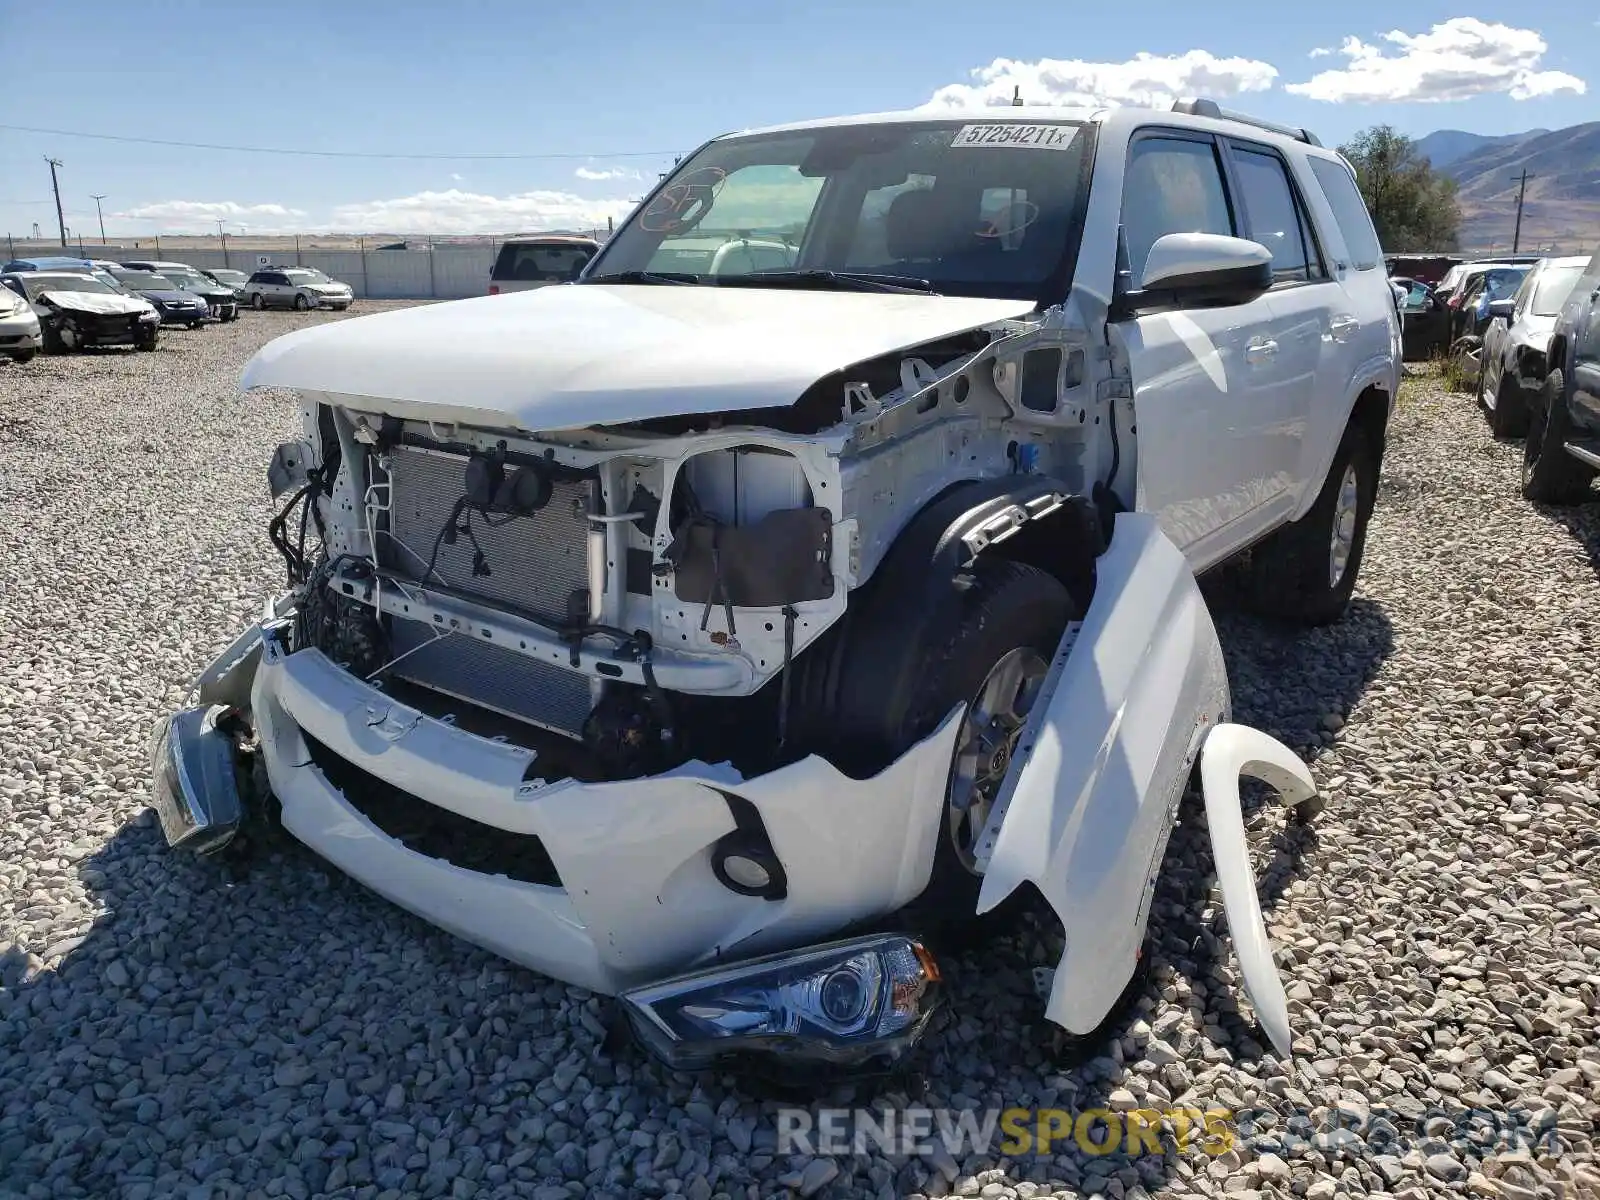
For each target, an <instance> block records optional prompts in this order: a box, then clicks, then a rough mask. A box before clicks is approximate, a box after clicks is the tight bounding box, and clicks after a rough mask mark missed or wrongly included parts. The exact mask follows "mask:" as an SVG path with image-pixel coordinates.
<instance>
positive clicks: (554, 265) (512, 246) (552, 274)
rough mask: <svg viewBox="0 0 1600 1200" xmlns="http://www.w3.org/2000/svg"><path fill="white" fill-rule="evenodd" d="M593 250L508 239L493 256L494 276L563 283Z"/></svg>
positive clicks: (512, 279) (577, 270) (505, 278)
mask: <svg viewBox="0 0 1600 1200" xmlns="http://www.w3.org/2000/svg"><path fill="white" fill-rule="evenodd" d="M593 256H594V251H592V250H590V249H589V247H587V246H539V245H527V244H518V243H516V242H508V243H507V244H506V245H504V246H502V247H500V257H499V258H497V259H495V264H494V278H496V279H499V280H505V281H516V282H523V283H565V282H566V281H567V280H569V279H575V278H577V275H578V272H579V271H581V270H582V269H583V268H584V266H585V264H587V263H588V261H589V259H590V258H592V257H593Z"/></svg>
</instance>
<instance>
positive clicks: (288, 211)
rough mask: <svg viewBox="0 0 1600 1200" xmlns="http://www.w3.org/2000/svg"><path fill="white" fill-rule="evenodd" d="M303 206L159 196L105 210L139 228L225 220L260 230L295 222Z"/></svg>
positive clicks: (187, 226)
mask: <svg viewBox="0 0 1600 1200" xmlns="http://www.w3.org/2000/svg"><path fill="white" fill-rule="evenodd" d="M305 215H306V214H305V210H304V209H300V208H289V207H287V206H286V205H282V204H240V203H238V202H237V201H235V200H162V201H160V202H159V203H155V204H141V205H139V206H138V207H136V208H129V209H124V210H123V211H121V212H115V213H107V214H106V217H107V218H108V219H111V220H122V221H136V222H138V223H139V228H140V229H149V230H150V231H151V232H155V231H158V230H167V229H172V230H179V229H186V230H203V229H206V228H208V227H209V226H212V225H215V224H216V223H217V222H218V221H226V222H228V223H229V224H230V225H231V224H233V223H235V222H241V223H246V222H247V223H248V224H249V225H250V226H251V227H252V228H254V229H258V230H259V231H260V232H262V233H268V232H271V231H272V230H273V229H287V228H293V227H296V226H297V223H298V222H297V218H300V217H304V216H305Z"/></svg>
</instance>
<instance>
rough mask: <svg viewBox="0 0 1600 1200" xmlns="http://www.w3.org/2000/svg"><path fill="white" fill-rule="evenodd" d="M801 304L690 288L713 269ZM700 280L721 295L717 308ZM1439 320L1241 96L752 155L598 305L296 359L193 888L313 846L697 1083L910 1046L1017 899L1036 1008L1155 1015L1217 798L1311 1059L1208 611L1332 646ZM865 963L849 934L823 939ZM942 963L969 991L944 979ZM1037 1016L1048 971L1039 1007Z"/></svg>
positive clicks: (650, 243)
mask: <svg viewBox="0 0 1600 1200" xmlns="http://www.w3.org/2000/svg"><path fill="white" fill-rule="evenodd" d="M714 239H725V240H728V241H734V240H750V239H756V240H760V241H763V242H770V243H776V244H780V245H784V246H788V247H793V249H794V253H793V257H792V260H791V261H790V262H789V265H781V264H780V265H778V266H771V265H766V266H762V265H761V264H759V263H758V262H756V261H755V260H751V261H750V264H749V269H748V270H746V271H743V272H740V271H733V270H721V271H718V272H716V273H711V272H710V270H709V268H707V270H706V273H704V274H702V273H698V272H697V271H695V270H694V269H692V268H693V266H694V264H695V263H696V262H698V261H700V259H703V258H705V255H704V254H700V255H699V257H698V258H697V257H696V255H695V254H686V253H684V252H683V247H684V246H690V247H693V248H698V249H703V248H704V246H705V245H706V244H707V243H708V241H709V240H714ZM686 268H690V269H686ZM1399 374H1400V329H1399V324H1398V320H1397V317H1396V313H1395V306H1394V303H1393V301H1392V299H1391V297H1390V292H1389V285H1388V282H1387V280H1386V278H1385V273H1384V268H1383V262H1382V257H1381V255H1380V252H1379V248H1378V244H1377V239H1376V237H1375V235H1374V232H1373V227H1372V225H1371V223H1370V221H1369V219H1368V216H1367V212H1366V210H1365V208H1364V206H1363V204H1362V201H1361V198H1360V194H1359V192H1358V190H1357V187H1356V184H1355V181H1354V178H1353V176H1352V173H1351V170H1350V168H1349V166H1348V165H1347V164H1346V163H1345V162H1344V161H1343V160H1342V159H1341V158H1340V157H1339V156H1338V155H1336V154H1334V153H1332V152H1330V151H1328V150H1324V149H1322V148H1320V144H1319V143H1318V142H1317V141H1316V139H1315V138H1314V137H1312V136H1311V135H1309V134H1307V133H1304V132H1303V131H1298V130H1286V129H1282V128H1278V127H1274V126H1268V125H1265V124H1263V123H1261V122H1257V121H1252V120H1249V119H1246V118H1243V117H1238V116H1234V115H1232V114H1228V113H1225V112H1223V111H1222V110H1220V109H1218V108H1217V107H1216V106H1215V105H1214V104H1211V103H1210V102H1207V101H1191V102H1185V103H1183V104H1180V105H1178V106H1176V107H1175V108H1174V110H1173V111H1170V112H1162V111H1150V110H1136V109H1116V110H1111V111H1085V110H1066V109H1053V108H1027V109H1022V108H1011V109H1000V110H985V111H980V112H975V113H972V114H970V115H965V116H953V117H943V116H940V117H931V116H929V115H928V114H926V113H907V114H892V115H878V116H865V117H853V118H849V119H844V120H832V121H820V122H815V123H809V124H801V125H793V126H785V127H782V128H775V129H767V130H761V131H758V132H753V133H740V134H734V135H730V136H726V137H720V138H716V139H714V140H712V141H710V142H708V143H706V144H705V145H704V146H702V147H701V148H700V149H699V150H697V151H696V152H695V153H693V154H691V155H689V156H687V158H686V159H685V160H684V161H683V162H682V164H681V165H680V166H679V167H677V168H676V169H675V170H674V171H673V172H672V174H671V175H670V176H668V177H667V178H666V179H665V180H664V181H663V182H662V183H661V184H660V186H658V187H657V188H656V189H655V190H654V191H653V192H652V193H651V194H650V195H649V196H648V197H647V198H646V199H645V200H644V201H643V202H642V203H641V205H640V206H639V207H638V208H637V209H636V211H635V212H634V213H633V214H632V216H631V217H630V218H629V219H628V220H627V221H626V222H625V223H624V224H623V225H622V227H621V228H620V229H619V230H618V231H617V232H616V234H615V236H614V237H612V238H611V239H610V241H609V242H608V243H607V244H606V245H605V246H604V248H602V249H601V251H600V252H599V254H598V255H597V256H596V257H595V259H594V260H593V261H592V262H591V264H590V265H589V267H588V268H587V269H586V271H585V272H584V275H583V276H582V278H581V279H580V280H578V281H577V282H575V283H572V284H569V285H565V286H559V287H552V288H544V289H540V290H537V291H531V292H526V293H520V294H517V295H512V296H500V297H495V298H492V299H491V298H484V299H477V300H464V301H460V302H456V303H452V304H444V305H435V306H429V307H422V308H415V309H409V310H405V311H400V312H392V313H385V314H381V315H375V316H370V317H365V318H362V319H359V320H354V321H348V322H343V323H340V324H337V325H325V326H321V327H317V328H312V329H307V330H303V331H300V332H296V333H292V334H289V335H287V336H285V337H281V338H279V339H277V340H276V341H274V342H272V343H271V344H269V345H268V346H266V347H265V348H264V349H263V350H261V351H260V352H259V353H258V354H257V355H256V357H255V358H254V359H253V360H252V361H251V362H250V364H249V365H248V366H247V367H246V369H245V372H244V381H243V382H244V386H245V388H246V389H250V388H256V387H275V388H287V389H292V390H294V391H295V392H296V393H297V394H298V395H299V397H300V401H301V405H302V412H303V416H304V437H303V439H302V440H299V441H296V442H291V443H288V444H286V445H285V446H283V447H280V449H279V451H278V453H277V455H276V457H275V458H274V460H273V462H272V465H271V468H270V472H269V474H270V478H271V483H272V488H273V492H274V494H275V495H277V496H280V497H283V498H285V501H286V502H285V503H284V506H283V509H282V512H281V513H280V515H279V517H278V518H277V519H276V520H275V521H274V522H273V525H272V527H271V530H270V535H271V537H272V539H273V541H274V543H275V544H276V545H277V547H278V548H279V550H280V551H281V552H282V553H283V556H284V559H285V561H286V563H287V565H288V588H287V590H286V591H285V592H284V593H283V594H282V595H281V596H279V597H277V598H275V599H272V600H271V601H269V602H268V603H267V605H266V609H265V613H264V615H263V619H262V620H261V621H260V622H259V623H258V624H257V625H255V626H253V627H252V628H251V629H249V630H247V631H245V633H244V634H243V635H242V636H241V637H240V638H239V639H238V641H237V642H235V643H234V645H233V646H231V647H230V648H229V649H228V650H226V651H224V652H223V654H222V655H221V656H220V657H219V658H218V659H217V660H216V662H215V663H214V664H213V665H212V666H211V667H210V668H209V669H208V670H207V671H206V672H205V673H204V674H203V675H202V676H201V678H200V680H199V681H198V683H197V685H196V689H195V693H194V697H193V699H192V701H191V703H192V704H193V707H190V708H186V709H184V710H183V711H181V712H179V713H177V714H175V715H174V716H172V717H171V718H169V719H168V720H166V721H165V722H163V724H162V727H161V729H160V730H158V731H157V735H156V739H155V743H154V746H153V766H154V769H155V774H156V789H155V803H156V807H157V810H158V812H159V813H160V815H161V818H162V822H163V827H164V829H165V832H166V835H167V838H168V839H169V841H171V842H172V843H173V844H174V845H182V846H186V847H189V848H192V849H195V850H198V851H201V852H214V851H216V850H219V849H221V848H222V847H223V846H225V845H227V844H229V843H230V842H232V843H233V844H235V845H238V844H242V841H243V839H241V838H240V836H239V835H240V834H241V833H244V834H249V833H251V832H253V831H255V830H257V829H258V828H265V827H267V825H268V823H269V822H271V821H276V822H281V825H282V827H283V828H286V829H287V830H288V832H289V833H290V834H292V835H293V836H294V837H295V838H297V839H299V840H300V841H301V842H304V843H305V844H306V845H307V846H309V847H311V848H312V849H313V850H315V851H316V852H317V853H319V854H321V855H322V856H324V857H325V858H327V859H329V860H330V861H332V862H333V863H334V864H336V865H337V866H338V867H340V868H342V869H343V870H344V871H346V872H348V873H349V874H350V875H352V876H354V877H355V878H356V879H359V880H361V881H363V882H364V883H365V884H367V885H368V886H370V887H371V888H373V889H375V890H376V891H378V892H380V893H381V894H383V895H384V896H387V897H389V898H390V899H391V900H393V901H394V902H395V903H397V904H399V905H401V906H403V907H405V908H407V909H410V910H412V911H413V912H416V913H418V914H421V915H422V916H424V917H426V918H428V919H429V920H432V921H434V922H436V923H437V924H439V925H441V926H443V927H444V928H446V929H448V930H451V931H453V932H454V933H456V934H458V935H460V936H461V937H463V938H467V939H469V940H471V941H473V942H475V943H478V944H480V945H482V946H485V947H487V948H489V949H490V950H493V951H495V952H497V953H499V954H502V955H504V956H506V957H508V958H510V959H513V960H515V961H516V962H519V963H522V964H525V965H527V966H529V967H532V968H534V969H536V970H538V971H542V972H545V973H547V974H549V975H552V976H555V977H556V978H559V979H562V980H566V981H570V982H572V983H574V984H578V985H582V986H585V987H588V988H592V989H595V990H597V991H599V992H601V993H605V994H610V995H618V996H620V997H621V1005H620V1008H619V1011H621V1012H625V1013H626V1014H627V1015H628V1017H629V1018H630V1021H631V1025H632V1028H633V1029H634V1030H635V1032H636V1033H638V1034H639V1035H640V1037H641V1038H642V1039H643V1040H644V1041H645V1042H646V1043H647V1044H648V1046H649V1047H650V1048H651V1049H652V1050H653V1051H654V1052H656V1053H657V1054H659V1055H660V1056H661V1057H663V1058H664V1059H665V1060H667V1061H668V1062H672V1063H676V1064H682V1065H692V1064H695V1063H699V1062H704V1061H707V1060H708V1059H710V1058H712V1057H715V1056H718V1055H720V1054H722V1053H725V1052H733V1051H748V1050H777V1051H783V1052H786V1053H789V1054H791V1055H800V1056H811V1057H814V1058H820V1059H824V1060H827V1061H830V1062H835V1063H840V1062H851V1061H855V1060H860V1059H866V1058H877V1057H890V1058H892V1057H894V1056H895V1055H897V1054H899V1053H900V1052H901V1051H903V1050H904V1049H905V1048H906V1047H907V1046H908V1045H909V1044H911V1043H912V1042H913V1041H914V1039H915V1038H916V1037H917V1036H918V1035H919V1034H920V1033H921V1032H922V1030H923V1028H924V1026H925V1023H926V1021H927V1019H928V1014H929V1012H930V1011H931V1010H932V1007H933V1005H934V1002H935V997H936V996H937V993H938V990H939V989H938V986H937V982H938V966H937V962H936V958H935V956H934V953H933V949H936V948H937V947H936V941H935V942H928V943H925V942H924V941H923V940H920V935H921V934H922V932H923V931H925V930H926V929H928V928H930V925H929V924H928V923H929V922H931V923H932V925H931V927H932V928H933V929H934V930H935V932H937V931H938V930H939V929H940V928H943V927H945V926H946V925H947V924H948V923H949V922H951V921H953V920H954V919H956V918H958V917H963V916H964V917H972V916H974V915H975V914H976V913H984V912H989V911H990V910H993V909H995V908H996V906H997V905H999V904H1000V903H1001V902H1002V901H1003V900H1005V899H1006V898H1007V897H1008V896H1010V895H1012V894H1013V893H1014V892H1016V891H1017V889H1018V888H1019V887H1021V886H1022V885H1023V884H1032V885H1033V886H1034V887H1036V888H1037V889H1038V892H1039V893H1041V894H1042V896H1043V898H1044V899H1045V900H1046V901H1047V902H1048V903H1049V905H1050V906H1051V907H1052V908H1053V909H1054V910H1055V912H1056V913H1057V914H1058V915H1059V917H1060V919H1061V922H1062V924H1063V926H1064V930H1065V939H1064V945H1065V949H1064V953H1063V956H1062V957H1061V959H1060V961H1059V963H1058V964H1057V965H1056V966H1055V969H1054V971H1053V974H1051V973H1049V972H1048V970H1046V971H1045V972H1044V973H1043V974H1042V976H1041V980H1042V986H1043V988H1044V990H1046V991H1047V993H1048V1000H1047V1007H1046V1012H1047V1015H1048V1016H1049V1018H1050V1019H1051V1020H1053V1021H1054V1022H1056V1023H1057V1024H1059V1025H1060V1026H1062V1027H1064V1028H1065V1029H1066V1030H1068V1031H1070V1032H1072V1033H1078V1034H1082V1033H1087V1032H1090V1031H1092V1030H1094V1029H1095V1028H1096V1027H1097V1025H1099V1024H1100V1023H1102V1022H1103V1020H1104V1019H1105V1018H1106V1017H1107V1015H1108V1014H1109V1013H1111V1012H1112V1011H1113V1010H1114V1008H1115V1005H1116V1001H1117V999H1118V997H1119V995H1120V994H1122V993H1123V992H1124V989H1125V987H1126V985H1127V983H1128V981H1129V980H1130V978H1131V977H1132V976H1133V973H1134V970H1135V966H1136V962H1137V960H1138V958H1139V956H1140V952H1141V944H1142V941H1143V938H1144V930H1145V924H1146V919H1147V916H1148V910H1149V903H1150V898H1151V894H1152V891H1153V888H1154V883H1155V876H1156V873H1157V871H1158V870H1159V867H1160V864H1161V861H1162V856H1163V850H1164V847H1165V845H1166V842H1167V837H1168V833H1169V830H1170V829H1171V827H1172V825H1173V822H1174V820H1175V817H1176V814H1177V811H1178V804H1179V800H1180V798H1181V796H1182V794H1183V791H1184V787H1185V783H1186V781H1188V780H1189V778H1190V777H1191V773H1192V772H1193V771H1194V770H1195V768H1196V767H1198V768H1199V776H1200V782H1201V789H1202V791H1203V794H1204V802H1205V806H1206V811H1207V820H1208V824H1209V827H1210V835H1211V839H1212V844H1213V848H1214V852H1215V860H1216V867H1217V873H1218V876H1219V880H1220V883H1221V888H1222V894H1223V899H1224V903H1225V905H1226V906H1227V908H1228V911H1229V918H1230V921H1229V923H1230V926H1231V929H1232V934H1233V940H1234V943H1235V947H1236V950H1237V953H1238V955H1239V959H1240V966H1241V975H1242V979H1243V982H1244V987H1245V991H1246V992H1247V994H1248V996H1249V998H1250V1000H1251V1001H1252V1003H1253V1006H1254V1009H1255V1012H1256V1015H1257V1017H1258V1019H1259V1020H1260V1022H1261V1024H1262V1026H1263V1028H1264V1030H1265V1033H1266V1035H1267V1037H1268V1039H1269V1040H1270V1041H1271V1042H1272V1044H1273V1045H1274V1046H1276V1047H1277V1049H1278V1050H1279V1051H1280V1052H1281V1053H1283V1054H1285V1055H1287V1053H1288V1051H1289V1045H1290V1033H1289V1023H1288V1014H1287V1005H1286V1001H1285V997H1284V992H1283V989H1282V986H1281V983H1280V981H1279V978H1278V976H1277V973H1276V970H1275V967H1274V964H1273V961H1272V952H1271V946H1270V943H1269V941H1268V938H1267V934H1266V929H1265V925H1264V923H1263V920H1262V916H1261V913H1260V909H1259V907H1258V905H1257V901H1256V894H1255V881H1254V876H1253V874H1252V871H1251V869H1250V865H1249V858H1248V854H1247V850H1246V844H1245V839H1244V832H1243V824H1242V820H1241V814H1240V807H1239V781H1240V778H1241V775H1248V776H1252V777H1256V778H1259V779H1263V780H1265V781H1266V782H1267V783H1268V784H1270V785H1271V786H1273V787H1274V788H1275V789H1276V790H1277V791H1278V792H1279V793H1280V794H1281V795H1282V797H1283V799H1284V800H1285V801H1286V802H1287V803H1288V804H1289V805H1290V806H1292V807H1293V808H1295V809H1296V810H1299V811H1301V812H1302V813H1303V814H1305V815H1309V813H1310V812H1311V811H1313V810H1314V809H1315V807H1316V806H1317V805H1318V804H1319V803H1320V802H1319V801H1318V799H1317V798H1316V794H1315V788H1314V786H1313V784H1312V781H1311V777H1310V774H1309V772H1308V771H1307V769H1306V767H1305V765H1304V764H1303V763H1302V762H1301V761H1300V760H1299V759H1298V758H1297V756H1296V755H1295V754H1294V753H1292V752H1291V751H1290V750H1289V749H1287V748H1286V747H1284V746H1282V745H1280V744H1279V743H1278V742H1276V741H1274V740H1272V739H1270V738H1268V737H1266V736H1265V735H1263V734H1261V733H1258V732H1256V731H1253V730H1250V729H1246V728H1243V727H1240V726H1237V725H1234V724H1230V723H1229V722H1230V711H1229V691H1228V682H1227V678H1226V673H1225V670H1224V665H1223V659H1222V655H1221V652H1220V648H1219V646H1218V642H1217V636H1216V632H1215V630H1214V628H1213V625H1212V622H1211V619H1210V617H1209V616H1208V614H1207V611H1206V608H1205V606H1204V603H1203V602H1202V600H1201V597H1200V593H1199V591H1198V589H1197V587H1196V583H1195V576H1196V573H1198V572H1201V571H1205V570H1207V569H1208V568H1211V567H1213V566H1215V565H1217V564H1219V563H1222V562H1223V561H1224V560H1228V559H1232V558H1235V557H1236V556H1239V555H1241V554H1242V553H1243V552H1248V559H1241V560H1240V561H1241V564H1242V570H1243V572H1244V576H1245V579H1246V581H1247V587H1246V591H1247V594H1248V595H1249V596H1250V597H1251V598H1252V599H1253V601H1254V602H1255V603H1256V604H1257V605H1258V606H1259V607H1260V608H1262V609H1263V610H1266V611H1268V612H1270V613H1273V614H1278V615H1280V616H1282V617H1285V618H1289V619H1293V620H1298V621H1302V622H1307V623H1321V622H1328V621H1332V620H1335V619H1337V618H1338V617H1339V616H1340V615H1341V613H1342V612H1343V611H1344V609H1345V607H1346V604H1347V602H1348V600H1349V597H1350V593H1351V588H1352V586H1353V585H1354V583H1355V578H1356V573H1357V570H1358V569H1359V567H1360V564H1361V555H1362V546H1363V542H1364V539H1365V533H1366V527H1367V520H1368V517H1369V515H1370V513H1371V511H1372V505H1373V499H1374V496H1375V494H1376V491H1377V482H1378V470H1379V462H1380V458H1381V456H1382V452H1383V445H1384V431H1385V426H1386V423H1387V421H1388V418H1389V414H1390V409H1391V405H1392V403H1393V400H1394V397H1395V393H1396V389H1397V387H1398V384H1399ZM830 939H832V940H830ZM930 946H931V947H932V949H930ZM1045 980H1047V981H1048V982H1043V981H1045Z"/></svg>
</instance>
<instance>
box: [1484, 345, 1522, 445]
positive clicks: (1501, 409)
mask: <svg viewBox="0 0 1600 1200" xmlns="http://www.w3.org/2000/svg"><path fill="white" fill-rule="evenodd" d="M1478 395H1479V396H1482V395H1483V387H1482V385H1481V384H1480V385H1479V387H1478ZM1489 431H1490V432H1491V433H1493V434H1494V436H1495V437H1497V438H1519V437H1522V436H1524V435H1525V434H1526V433H1527V432H1528V402H1527V401H1526V400H1525V399H1524V398H1523V395H1522V387H1521V385H1519V384H1518V383H1517V381H1516V379H1515V378H1513V377H1512V376H1511V374H1510V373H1509V372H1507V370H1506V366H1505V363H1503V362H1502V363H1501V364H1500V380H1499V382H1498V383H1496V384H1495V389H1494V407H1493V408H1491V409H1490V410H1489Z"/></svg>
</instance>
